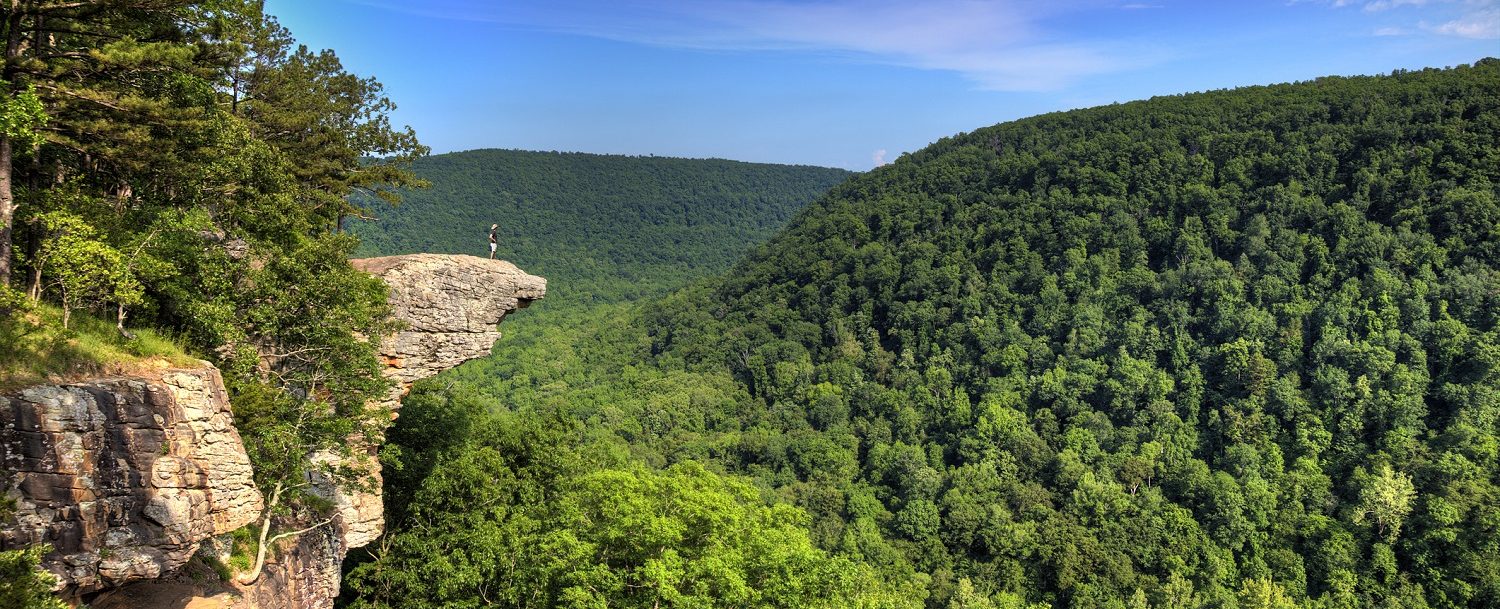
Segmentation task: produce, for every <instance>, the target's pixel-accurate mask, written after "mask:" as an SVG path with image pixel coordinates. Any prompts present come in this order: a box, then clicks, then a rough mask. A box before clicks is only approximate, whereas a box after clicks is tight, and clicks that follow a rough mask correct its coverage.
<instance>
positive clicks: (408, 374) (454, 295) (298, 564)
mask: <svg viewBox="0 0 1500 609" xmlns="http://www.w3.org/2000/svg"><path fill="white" fill-rule="evenodd" d="M350 263H351V264H353V265H354V268H357V269H359V270H362V271H365V272H367V273H370V274H372V275H375V276H376V277H379V278H380V279H381V280H383V281H385V283H386V285H387V286H390V290H391V291H390V300H389V302H390V304H391V312H392V316H393V317H394V318H396V319H397V320H400V321H402V322H404V323H405V326H406V327H405V329H403V330H401V331H399V332H397V333H395V334H393V335H391V336H388V337H386V338H385V339H384V340H382V341H381V344H380V355H381V357H382V358H383V359H384V360H385V363H386V370H385V375H386V377H387V378H390V379H392V380H394V381H396V386H395V387H394V388H393V389H392V390H391V393H390V394H389V395H388V396H387V397H386V399H385V400H383V401H382V402H381V403H380V406H381V407H383V408H387V409H389V410H390V411H391V413H392V418H395V413H396V411H397V410H398V409H399V408H400V406H401V396H403V395H405V393H406V391H407V390H409V389H410V388H411V385H412V383H415V382H417V381H419V380H421V379H424V378H427V377H429V376H432V375H435V374H437V373H439V372H442V371H444V370H447V369H449V368H453V367H454V366H457V365H459V364H462V363H464V362H466V361H469V360H471V359H474V358H478V357H484V356H486V355H489V353H490V348H491V347H493V346H494V344H495V341H497V340H499V339H500V332H499V331H498V330H497V329H496V325H497V324H499V323H500V321H501V320H503V319H504V318H505V316H506V315H509V314H510V313H512V312H514V311H516V310H519V309H523V308H525V307H526V306H527V305H529V304H531V302H532V301H534V300H537V299H540V298H542V297H543V296H545V295H546V293H547V280H546V279H544V278H542V277H537V276H535V275H529V274H527V273H526V272H525V271H522V270H521V269H519V268H517V267H516V265H514V264H511V263H510V262H507V261H504V260H492V259H488V258H479V257H476V256H465V255H443V254H408V255H402V256H384V257H380V258H363V259H356V260H351V261H350ZM351 441H355V442H358V441H359V440H358V439H351ZM377 449H378V446H368V447H366V450H364V451H359V452H361V453H363V454H364V455H365V457H366V459H367V460H366V461H365V462H364V463H359V464H353V465H355V466H357V467H362V468H365V469H366V470H367V471H373V472H374V476H375V478H376V479H377V480H378V479H379V477H380V469H379V468H380V466H379V461H378V460H377V459H376V458H375V455H376V450H377ZM312 458H313V459H315V460H319V459H333V458H335V457H334V456H333V455H331V454H317V455H313V456H312ZM313 482H314V489H315V492H318V493H320V494H322V495H323V496H324V497H325V498H327V499H328V500H329V501H331V502H332V503H333V505H334V506H335V509H336V510H337V511H338V517H337V518H336V519H335V521H334V526H333V527H325V528H321V529H318V530H316V531H314V532H312V533H309V534H306V535H302V536H301V537H299V538H298V539H297V541H296V542H295V543H293V542H288V543H287V545H288V546H289V547H287V548H283V550H282V551H281V552H280V553H279V555H278V558H277V561H276V562H275V563H269V564H267V566H266V570H265V573H264V574H262V576H261V579H260V580H259V581H258V582H257V583H256V584H255V585H254V586H253V587H252V588H251V589H249V590H246V597H247V598H248V599H249V600H250V601H251V606H252V607H254V608H256V609H304V608H305V609H327V608H329V607H332V606H333V599H334V598H335V597H337V596H338V591H339V584H340V581H339V577H340V574H341V571H342V568H343V560H344V555H345V554H346V553H347V552H348V551H349V550H350V549H351V548H358V547H362V546H364V545H367V544H369V543H370V542H372V541H374V540H375V539H376V538H377V537H379V536H380V533H381V532H382V531H383V530H384V527H385V510H384V505H383V502H382V497H381V494H380V487H379V486H378V485H377V486H375V488H374V491H373V492H363V491H359V490H355V489H344V488H338V487H335V486H333V485H331V484H326V483H324V481H321V480H317V479H314V480H313ZM294 526H295V525H294Z"/></svg>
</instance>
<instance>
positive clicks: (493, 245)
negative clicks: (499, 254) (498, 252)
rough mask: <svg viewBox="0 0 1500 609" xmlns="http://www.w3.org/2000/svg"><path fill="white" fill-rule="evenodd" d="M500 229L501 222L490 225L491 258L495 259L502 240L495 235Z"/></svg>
mask: <svg viewBox="0 0 1500 609" xmlns="http://www.w3.org/2000/svg"><path fill="white" fill-rule="evenodd" d="M498 230H500V225H499V224H491V225H490V259H491V260H494V259H495V248H496V247H498V246H499V245H500V240H499V239H498V238H496V237H495V232H496V231H498Z"/></svg>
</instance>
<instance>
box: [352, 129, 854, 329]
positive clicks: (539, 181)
mask: <svg viewBox="0 0 1500 609" xmlns="http://www.w3.org/2000/svg"><path fill="white" fill-rule="evenodd" d="M413 171H414V172H415V173H416V174H417V175H418V176H421V177H422V178H425V179H426V180H427V181H429V182H430V183H431V186H430V187H429V188H424V189H419V190H409V191H405V192H403V194H404V201H403V202H402V203H401V204H400V205H399V206H397V207H395V208H386V209H382V210H381V211H379V212H377V213H376V214H375V215H376V216H378V220H377V221H372V222H359V223H351V224H350V228H351V229H352V231H353V232H354V233H355V234H357V235H358V236H359V237H360V239H361V241H362V245H361V248H360V252H361V253H362V254H364V255H386V254H404V253H412V252H439V253H470V254H475V255H480V256H483V255H487V254H488V249H487V247H488V245H487V244H488V235H489V232H488V231H489V227H490V225H491V224H493V223H499V224H500V229H499V242H500V246H499V253H498V255H499V257H501V258H504V259H506V260H510V261H511V262H514V263H516V264H518V265H520V266H521V268H524V269H527V270H528V271H530V272H533V273H537V274H540V275H543V276H545V277H548V278H549V279H551V281H552V286H553V292H552V297H551V298H549V301H548V303H547V306H549V307H553V306H563V307H566V306H569V305H577V304H586V303H597V302H619V301H621V300H630V299H634V298H639V297H641V296H644V295H660V294H662V293H664V292H665V291H666V290H668V289H670V288H675V287H680V286H681V285H683V284H684V283H685V282H686V281H688V280H690V279H692V278H696V277H702V276H705V275H709V274H712V273H717V272H720V271H723V270H724V269H727V268H729V266H730V265H732V264H734V262H735V261H736V260H739V259H740V257H741V256H743V255H744V253H745V251H746V250H748V249H750V248H751V247H752V246H754V245H758V244H760V243H763V242H765V240H766V239H768V238H770V237H771V235H772V234H774V233H775V231H776V230H777V229H779V228H781V227H782V226H785V224H786V222H787V220H788V219H790V218H791V217H792V214H794V213H796V212H797V210H799V209H801V208H802V207H803V206H804V205H806V204H807V203H808V202H809V201H812V200H813V199H814V198H817V197H818V196H820V195H822V194H823V193H824V192H826V191H827V190H828V189H829V188H830V187H832V186H833V185H834V184H837V183H839V182H841V181H843V180H844V179H845V178H846V177H848V176H849V175H851V174H850V173H849V172H847V171H844V170H841V169H829V168H824V167H808V166H793V165H766V164H758V163H742V162H737V161H725V160H721V159H677V158H666V157H631V156H620V155H598V154H583V153H556V152H526V151H520V150H473V151H469V152H456V153H452V154H442V155H437V156H431V157H426V158H423V159H419V160H418V161H417V162H416V163H414V165H413ZM554 303H556V304H554Z"/></svg>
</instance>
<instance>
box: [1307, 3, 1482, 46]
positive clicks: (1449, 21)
mask: <svg viewBox="0 0 1500 609" xmlns="http://www.w3.org/2000/svg"><path fill="white" fill-rule="evenodd" d="M1290 1H1291V3H1293V4H1297V3H1300V2H1305V1H1309V0H1290ZM1310 1H1313V2H1319V3H1322V4H1327V5H1329V6H1332V7H1334V8H1343V7H1346V6H1358V7H1360V8H1361V10H1363V11H1364V12H1367V13H1386V12H1389V13H1392V14H1402V15H1406V16H1407V18H1408V19H1410V20H1411V21H1407V23H1409V24H1410V25H1412V27H1414V28H1418V29H1420V30H1422V31H1426V32H1430V33H1433V34H1440V35H1444V36H1459V37H1463V38H1477V39H1481V40H1489V39H1495V38H1500V6H1497V5H1500V0H1310ZM1413 12H1420V13H1421V19H1418V18H1417V16H1416V15H1412V13H1413ZM1433 22H1437V23H1438V25H1431V23H1433ZM1411 33H1413V31H1412V29H1411V28H1403V27H1394V26H1392V27H1381V28H1377V29H1376V30H1375V31H1374V35H1376V36H1404V35H1408V34H1411Z"/></svg>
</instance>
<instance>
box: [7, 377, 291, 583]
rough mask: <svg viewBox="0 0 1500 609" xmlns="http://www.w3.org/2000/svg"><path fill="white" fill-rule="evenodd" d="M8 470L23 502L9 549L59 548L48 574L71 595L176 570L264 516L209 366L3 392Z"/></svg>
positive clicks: (13, 492)
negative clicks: (207, 543)
mask: <svg viewBox="0 0 1500 609" xmlns="http://www.w3.org/2000/svg"><path fill="white" fill-rule="evenodd" d="M0 464H3V473H4V474H5V475H7V476H8V478H9V479H8V480H6V481H5V482H6V483H5V484H0V488H8V489H9V490H8V491H7V494H8V495H9V497H10V499H12V500H14V501H15V504H16V513H15V519H14V524H12V525H9V526H4V525H0V527H3V528H0V549H11V548H16V547H21V546H27V545H33V544H39V543H45V544H50V545H51V546H52V552H51V553H50V554H48V555H47V558H46V561H45V566H46V568H47V569H48V570H50V571H52V572H53V573H54V574H55V575H57V576H58V579H59V582H60V584H62V585H63V586H67V587H68V590H69V591H70V592H74V593H84V592H89V591H93V590H98V589H101V588H105V587H110V586H119V585H122V584H125V583H128V582H131V581H136V580H142V579H152V578H156V577H160V576H161V575H163V574H167V573H171V572H173V571H176V570H177V569H178V568H179V567H181V566H182V565H183V564H184V563H186V562H187V560H188V559H189V558H191V557H192V555H193V553H194V552H196V551H197V550H198V546H199V544H200V543H201V542H202V541H204V540H205V539H208V538H209V537H212V536H214V535H221V534H224V533H228V532H230V531H233V530H235V529H237V528H240V527H242V526H244V525H246V524H249V523H250V522H251V521H253V520H254V519H255V518H256V517H257V516H258V515H259V514H260V511H261V505H262V499H261V495H260V493H259V492H258V491H257V490H256V489H255V485H254V483H253V482H252V480H251V471H250V459H249V458H248V457H247V456H246V455H245V449H244V446H243V444H241V442H240V436H239V433H238V432H237V431H235V428H234V426H233V413H232V412H231V410H230V406H229V399H228V396H227V395H226V394H225V391H224V384H223V380H222V379H221V378H220V376H219V371H218V370H216V369H215V368H214V367H213V366H211V365H209V364H208V363H207V362H204V363H203V365H202V366H200V367H197V368H186V369H164V370H162V371H161V372H160V373H159V374H151V375H145V376H140V377H132V378H100V379H94V380H90V381H87V382H78V383H67V384H60V385H42V386H35V387H28V388H26V389H22V390H20V391H15V392H12V393H8V394H5V395H0Z"/></svg>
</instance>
